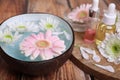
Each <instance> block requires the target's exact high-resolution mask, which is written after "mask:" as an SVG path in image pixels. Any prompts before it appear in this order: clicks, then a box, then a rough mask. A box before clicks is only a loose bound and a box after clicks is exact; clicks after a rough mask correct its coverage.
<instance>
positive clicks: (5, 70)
mask: <svg viewBox="0 0 120 80" xmlns="http://www.w3.org/2000/svg"><path fill="white" fill-rule="evenodd" d="M26 4H27V2H26V1H25V0H12V1H11V0H0V23H1V22H3V21H4V20H6V19H7V18H9V17H11V16H14V15H18V14H21V13H25V12H26V10H27V7H26ZM0 52H1V51H0ZM20 77H21V74H17V73H14V71H10V70H9V67H8V66H7V65H6V63H5V62H4V61H3V59H2V58H1V57H0V80H20V79H21V78H20Z"/></svg>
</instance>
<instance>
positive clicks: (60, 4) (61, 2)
mask: <svg viewBox="0 0 120 80" xmlns="http://www.w3.org/2000/svg"><path fill="white" fill-rule="evenodd" d="M67 9H69V7H68V5H67V0H29V3H28V13H31V12H45V13H51V14H54V15H57V16H61V17H64V12H65V11H66V10H67Z"/></svg>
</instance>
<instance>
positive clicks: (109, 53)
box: [98, 34, 120, 64]
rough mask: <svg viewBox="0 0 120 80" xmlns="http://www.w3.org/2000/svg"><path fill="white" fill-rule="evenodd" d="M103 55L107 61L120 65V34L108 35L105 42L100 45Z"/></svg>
mask: <svg viewBox="0 0 120 80" xmlns="http://www.w3.org/2000/svg"><path fill="white" fill-rule="evenodd" d="M98 49H99V51H100V53H101V55H102V56H103V57H105V58H107V61H109V62H114V63H115V64H118V63H120V36H119V34H112V35H107V36H106V38H105V40H104V41H103V42H102V43H101V44H99V45H98Z"/></svg>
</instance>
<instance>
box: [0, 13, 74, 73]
mask: <svg viewBox="0 0 120 80" xmlns="http://www.w3.org/2000/svg"><path fill="white" fill-rule="evenodd" d="M47 17H54V19H55V20H57V21H58V22H59V25H58V26H57V28H56V30H53V31H52V32H54V31H55V32H57V31H58V34H55V35H58V37H59V38H60V39H61V40H63V41H64V44H65V46H66V48H65V50H64V51H62V54H60V55H58V56H55V57H53V58H51V59H45V60H43V59H41V57H37V58H36V59H34V60H31V59H30V58H29V56H28V57H26V56H25V55H24V54H23V53H22V52H21V51H20V47H19V45H20V43H21V42H22V41H23V40H24V39H25V38H26V37H28V36H29V35H31V34H33V33H35V34H38V33H39V32H44V31H46V30H44V29H43V28H41V27H40V28H39V29H40V30H38V32H34V31H33V32H27V31H25V32H19V33H20V34H22V36H21V37H19V39H18V40H16V41H15V42H12V43H5V42H2V39H1V42H0V48H1V49H0V51H1V54H0V55H1V57H2V58H3V59H4V60H5V62H6V63H7V64H8V66H9V67H10V69H11V70H14V71H17V72H20V73H24V74H29V75H41V74H49V73H51V72H53V71H55V70H56V69H58V68H59V67H61V66H62V65H63V64H64V63H65V62H66V61H67V60H68V58H69V57H70V56H71V53H72V50H73V44H74V33H73V30H72V28H71V26H70V25H69V23H68V22H67V21H65V20H64V19H62V18H60V17H58V16H55V15H52V14H45V13H40V14H22V15H17V16H14V17H11V18H9V19H7V20H6V21H4V22H3V23H2V24H1V27H0V31H5V29H8V30H9V31H12V30H14V31H16V30H15V29H14V27H15V26H13V27H12V29H11V30H10V28H8V27H9V26H11V25H10V24H9V23H15V24H16V22H17V23H21V22H23V23H26V22H34V23H35V24H36V25H38V26H40V24H39V22H40V20H41V19H43V20H45V19H46V18H47ZM48 22H49V20H48ZM16 25H17V24H16ZM31 28H32V29H33V30H34V27H31ZM32 29H31V30H32ZM64 32H65V34H64ZM12 33H15V32H12Z"/></svg>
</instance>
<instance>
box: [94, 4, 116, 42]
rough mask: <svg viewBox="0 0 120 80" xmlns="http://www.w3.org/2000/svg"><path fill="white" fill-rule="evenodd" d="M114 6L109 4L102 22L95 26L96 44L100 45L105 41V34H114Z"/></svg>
mask: <svg viewBox="0 0 120 80" xmlns="http://www.w3.org/2000/svg"><path fill="white" fill-rule="evenodd" d="M115 7H116V6H115V4H114V3H111V4H109V7H108V10H107V11H106V12H105V13H104V16H103V19H102V22H101V23H100V24H99V25H98V26H97V29H96V40H95V41H96V44H100V43H101V41H103V40H104V39H105V35H106V33H109V34H111V33H115V31H116V25H115V21H116V10H115Z"/></svg>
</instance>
